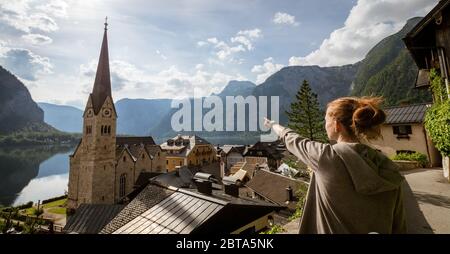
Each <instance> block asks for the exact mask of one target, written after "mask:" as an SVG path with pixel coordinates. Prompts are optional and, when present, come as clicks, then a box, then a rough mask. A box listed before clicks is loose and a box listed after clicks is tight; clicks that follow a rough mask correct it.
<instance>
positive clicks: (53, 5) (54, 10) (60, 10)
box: [36, 0, 68, 18]
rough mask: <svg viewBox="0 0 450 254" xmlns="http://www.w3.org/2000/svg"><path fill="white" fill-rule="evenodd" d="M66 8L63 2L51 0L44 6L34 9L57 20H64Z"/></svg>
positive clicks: (66, 5)
mask: <svg viewBox="0 0 450 254" xmlns="http://www.w3.org/2000/svg"><path fill="white" fill-rule="evenodd" d="M67 7H68V4H67V3H66V2H65V1H62V0H51V1H49V2H48V3H46V4H44V5H40V6H38V7H36V9H37V10H40V11H42V12H45V13H47V14H49V15H52V16H55V17H58V18H66V17H67Z"/></svg>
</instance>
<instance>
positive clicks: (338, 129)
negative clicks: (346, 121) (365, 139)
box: [333, 120, 341, 133]
mask: <svg viewBox="0 0 450 254" xmlns="http://www.w3.org/2000/svg"><path fill="white" fill-rule="evenodd" d="M333 123H334V132H335V133H339V132H340V131H341V125H340V123H339V122H338V121H337V120H333Z"/></svg>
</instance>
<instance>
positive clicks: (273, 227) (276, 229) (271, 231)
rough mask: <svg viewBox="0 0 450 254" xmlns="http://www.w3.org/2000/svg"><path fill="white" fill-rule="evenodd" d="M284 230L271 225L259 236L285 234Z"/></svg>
mask: <svg viewBox="0 0 450 254" xmlns="http://www.w3.org/2000/svg"><path fill="white" fill-rule="evenodd" d="M285 231H286V230H285V229H284V228H283V227H282V226H281V225H273V226H272V227H271V228H270V229H268V230H267V231H264V232H261V234H263V235H264V234H269V235H272V234H278V233H282V232H285Z"/></svg>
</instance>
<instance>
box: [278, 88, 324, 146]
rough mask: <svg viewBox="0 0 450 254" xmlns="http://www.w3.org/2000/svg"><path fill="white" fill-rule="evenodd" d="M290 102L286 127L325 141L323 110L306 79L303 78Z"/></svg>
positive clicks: (304, 135) (315, 139)
mask: <svg viewBox="0 0 450 254" xmlns="http://www.w3.org/2000/svg"><path fill="white" fill-rule="evenodd" d="M295 98H296V100H295V101H294V102H293V103H291V111H290V112H288V111H286V114H287V116H288V117H289V123H288V127H289V128H291V129H293V130H294V131H296V132H297V133H298V134H300V135H301V136H303V137H305V138H309V139H311V140H314V141H322V142H325V141H326V140H327V139H326V133H325V128H324V112H323V111H322V110H321V109H320V107H319V101H318V100H317V94H315V93H313V92H312V91H311V88H310V86H309V84H308V81H306V80H303V84H302V85H301V87H300V90H299V91H298V92H297V94H296V95H295Z"/></svg>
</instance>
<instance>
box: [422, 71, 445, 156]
mask: <svg viewBox="0 0 450 254" xmlns="http://www.w3.org/2000/svg"><path fill="white" fill-rule="evenodd" d="M430 88H431V91H432V93H433V98H434V104H433V105H432V106H431V107H430V108H429V109H428V110H427V112H426V115H425V128H426V129H427V131H428V133H429V135H430V137H431V139H432V140H433V142H434V144H435V146H436V148H437V149H438V150H439V152H441V154H442V155H443V156H450V99H449V98H448V95H447V92H446V90H445V88H444V86H443V82H442V78H441V77H440V75H439V73H438V72H437V71H436V70H435V69H432V70H431V71H430Z"/></svg>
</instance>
